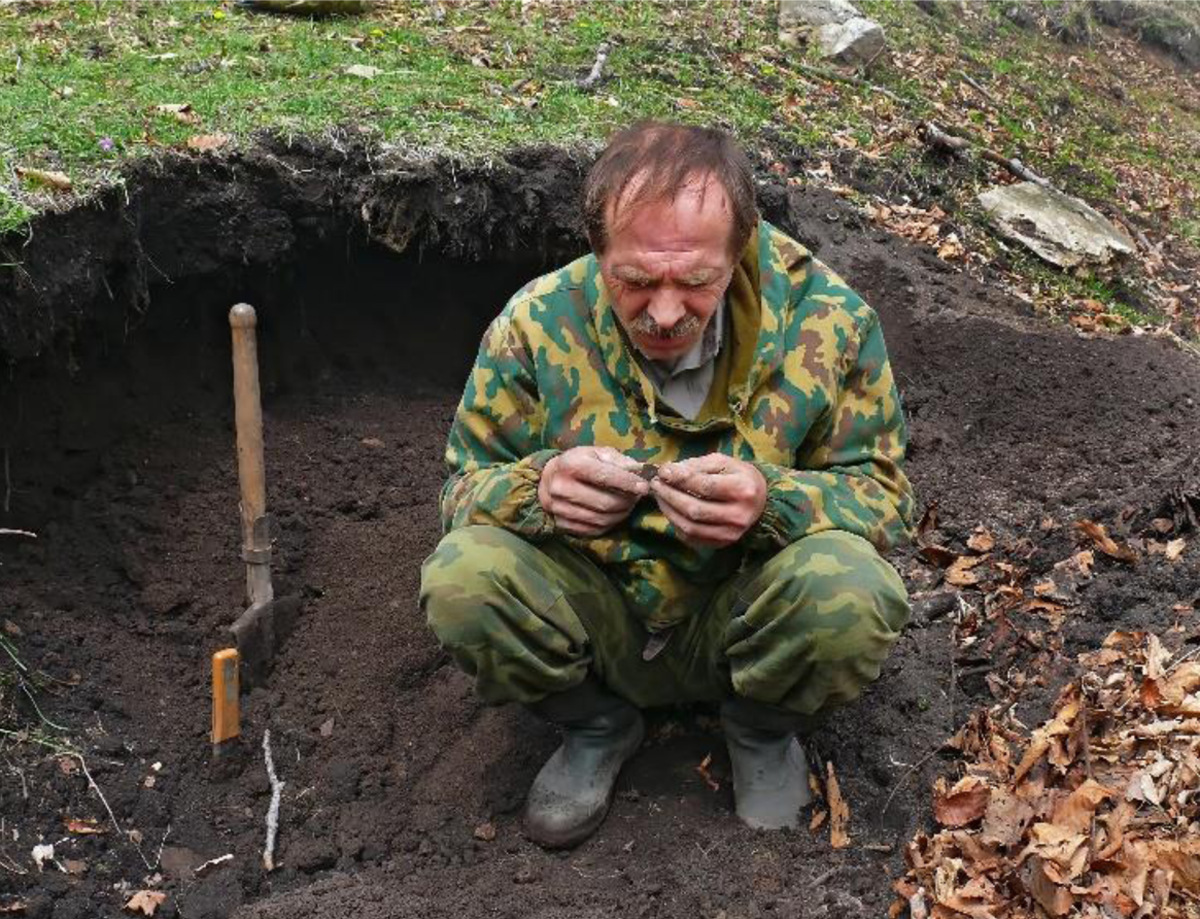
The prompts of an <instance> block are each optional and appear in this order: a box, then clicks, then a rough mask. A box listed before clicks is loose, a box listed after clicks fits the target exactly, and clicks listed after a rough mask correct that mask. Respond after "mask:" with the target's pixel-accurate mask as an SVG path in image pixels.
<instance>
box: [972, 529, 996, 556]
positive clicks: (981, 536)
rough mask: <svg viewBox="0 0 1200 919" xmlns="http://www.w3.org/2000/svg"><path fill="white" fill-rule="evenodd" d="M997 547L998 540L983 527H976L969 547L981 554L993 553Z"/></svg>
mask: <svg viewBox="0 0 1200 919" xmlns="http://www.w3.org/2000/svg"><path fill="white" fill-rule="evenodd" d="M995 545H996V538H995V537H994V536H993V535H992V534H991V533H989V532H988V531H987V530H986V529H984V528H983V527H982V526H978V527H976V528H975V532H974V533H972V534H971V537H970V539H968V540H967V546H968V547H969V548H971V549H973V550H974V551H976V552H978V553H980V554H983V553H984V552H991V551H992V549H993V548H995Z"/></svg>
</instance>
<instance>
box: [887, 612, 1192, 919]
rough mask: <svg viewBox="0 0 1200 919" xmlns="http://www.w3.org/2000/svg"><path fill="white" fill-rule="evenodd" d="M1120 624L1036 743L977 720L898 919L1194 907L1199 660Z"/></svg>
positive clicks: (1122, 913) (939, 791) (1009, 728)
mask: <svg viewBox="0 0 1200 919" xmlns="http://www.w3.org/2000/svg"><path fill="white" fill-rule="evenodd" d="M1196 653H1197V652H1196V651H1192V652H1189V653H1188V654H1182V655H1179V656H1177V657H1175V659H1174V660H1172V655H1171V654H1170V653H1169V652H1168V651H1166V650H1165V648H1164V647H1163V644H1162V642H1161V641H1160V640H1159V639H1158V637H1157V636H1155V635H1152V634H1147V633H1144V632H1113V633H1112V634H1110V635H1109V636H1108V638H1107V639H1105V641H1104V644H1103V646H1102V647H1101V648H1100V650H1098V651H1094V652H1089V653H1087V654H1083V655H1080V657H1079V663H1080V665H1081V668H1080V672H1081V673H1083V674H1084V675H1083V676H1082V677H1081V678H1079V679H1077V680H1075V681H1073V682H1072V683H1070V684H1069V685H1068V686H1067V687H1066V688H1065V689H1064V690H1063V692H1062V693H1061V695H1060V696H1059V698H1058V701H1057V702H1056V704H1055V709H1054V713H1053V716H1052V717H1051V718H1050V719H1049V720H1048V721H1047V722H1046V723H1044V724H1043V725H1042V726H1041V727H1039V728H1038V729H1036V730H1035V731H1033V733H1032V735H1031V736H1029V737H1028V738H1026V737H1025V736H1024V732H1022V731H1020V730H1018V729H1017V727H1016V726H1015V723H1013V722H1011V720H1010V721H1009V722H1006V723H1001V721H999V720H997V719H996V718H994V717H993V716H992V715H990V714H989V713H987V712H979V713H976V714H975V715H973V716H972V718H971V719H970V720H969V721H968V722H967V724H966V725H965V726H964V727H963V729H962V730H961V731H960V732H959V733H958V734H957V735H956V736H955V737H954V739H953V740H952V741H951V744H952V746H954V747H955V748H957V749H958V750H959V751H960V752H961V753H962V754H963V756H964V758H965V760H966V761H967V763H968V765H967V767H966V774H965V775H964V776H963V777H962V778H961V779H960V780H959V781H958V782H956V783H955V784H954V785H952V786H951V785H949V784H948V783H947V782H946V781H945V780H939V783H938V785H937V786H936V787H935V789H934V816H935V818H936V820H937V822H938V824H939V825H940V826H941V827H942V829H941V830H940V831H938V832H937V833H936V834H935V835H933V836H929V835H925V834H921V835H919V836H917V838H916V839H915V840H913V842H911V843H910V844H909V847H908V850H907V852H906V857H907V862H908V866H909V869H908V872H907V873H906V875H905V876H904V877H903V878H902V879H900V880H899V881H897V882H896V885H895V889H896V892H897V893H898V894H899V895H900V899H899V900H897V901H896V902H895V903H894V904H893V906H892V908H891V911H890V916H891V919H896V917H898V916H900V915H902V914H903V913H904V911H905V910H906V909H907V910H908V911H909V914H910V915H911V917H912V919H926V917H931V916H932V917H935V919H958V917H962V916H969V917H974V919H1027V917H1028V919H1034V917H1037V919H1041V917H1047V916H1050V917H1058V916H1067V915H1073V916H1082V917H1092V919H1117V917H1121V919H1127V917H1139V919H1140V917H1150V916H1153V917H1162V919H1194V917H1200V822H1198V821H1197V817H1198V815H1200V807H1198V804H1200V659H1196Z"/></svg>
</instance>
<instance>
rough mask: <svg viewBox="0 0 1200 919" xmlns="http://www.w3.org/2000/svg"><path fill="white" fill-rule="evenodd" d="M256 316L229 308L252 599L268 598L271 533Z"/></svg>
mask: <svg viewBox="0 0 1200 919" xmlns="http://www.w3.org/2000/svg"><path fill="white" fill-rule="evenodd" d="M257 321H258V320H257V316H256V315H255V313H254V307H252V306H250V305H249V304H246V303H239V304H237V305H236V306H235V307H233V309H231V310H230V311H229V327H230V329H231V331H232V334H233V407H234V418H235V421H236V427H237V457H238V482H239V483H240V485H241V491H242V558H243V559H244V560H245V562H246V591H247V594H248V595H249V599H250V602H251V604H257V603H267V602H270V600H271V599H272V596H273V591H272V589H271V533H270V526H269V522H268V519H267V473H266V468H265V465H264V463H263V427H262V397H261V394H260V392H259V387H258V343H257V339H256V336H255V331H254V329H255V325H256V324H257Z"/></svg>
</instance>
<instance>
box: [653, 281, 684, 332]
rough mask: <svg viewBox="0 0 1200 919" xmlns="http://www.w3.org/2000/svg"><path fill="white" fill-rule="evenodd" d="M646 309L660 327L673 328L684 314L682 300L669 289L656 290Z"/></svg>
mask: <svg viewBox="0 0 1200 919" xmlns="http://www.w3.org/2000/svg"><path fill="white" fill-rule="evenodd" d="M646 311H647V312H649V313H650V318H651V319H653V320H654V321H655V322H656V323H657V324H658V327H659V328H660V329H668V330H669V329H673V328H675V324H676V323H678V322H679V320H680V319H682V318H683V317H684V316H685V315H687V310H686V309H685V308H684V305H683V301H682V300H681V299H680V298H679V297H678V296H676V295H675V294H673V293H671V292H670V291H658V292H656V293H655V295H654V297H653V298H652V299H651V301H650V304H649V306H647V307H646Z"/></svg>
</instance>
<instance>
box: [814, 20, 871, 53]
mask: <svg viewBox="0 0 1200 919" xmlns="http://www.w3.org/2000/svg"><path fill="white" fill-rule="evenodd" d="M817 42H818V44H819V45H820V48H821V56H822V57H824V58H826V59H828V60H831V61H835V62H836V63H838V64H852V65H855V64H866V63H868V62H869V61H873V60H874V59H875V58H876V57H877V56H878V55H879V54H880V52H882V51H883V47H884V37H883V26H881V25H880V24H879V23H877V22H875V21H874V20H871V19H865V18H863V17H862V16H856V17H855V18H854V19H847V20H846V21H845V22H841V23H830V24H829V25H824V26H821V28H820V29H818V30H817Z"/></svg>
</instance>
